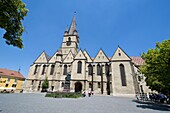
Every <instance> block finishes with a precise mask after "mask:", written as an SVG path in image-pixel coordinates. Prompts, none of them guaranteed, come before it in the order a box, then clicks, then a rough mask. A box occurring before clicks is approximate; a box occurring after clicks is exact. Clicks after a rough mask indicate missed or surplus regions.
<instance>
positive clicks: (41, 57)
mask: <svg viewBox="0 0 170 113" xmlns="http://www.w3.org/2000/svg"><path fill="white" fill-rule="evenodd" d="M49 59H50V56H49V55H47V53H46V52H45V51H43V52H42V53H41V54H40V55H39V57H38V58H37V59H36V60H35V61H34V63H47V62H48V60H49Z"/></svg>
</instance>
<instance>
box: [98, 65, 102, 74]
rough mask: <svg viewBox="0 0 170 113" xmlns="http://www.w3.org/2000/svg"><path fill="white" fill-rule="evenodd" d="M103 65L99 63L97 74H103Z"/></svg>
mask: <svg viewBox="0 0 170 113" xmlns="http://www.w3.org/2000/svg"><path fill="white" fill-rule="evenodd" d="M101 69H102V67H101V66H100V64H97V75H101V71H102V70H101Z"/></svg>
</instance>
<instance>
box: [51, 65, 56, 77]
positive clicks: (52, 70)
mask: <svg viewBox="0 0 170 113" xmlns="http://www.w3.org/2000/svg"><path fill="white" fill-rule="evenodd" d="M54 68H55V65H51V71H50V75H53V73H54Z"/></svg>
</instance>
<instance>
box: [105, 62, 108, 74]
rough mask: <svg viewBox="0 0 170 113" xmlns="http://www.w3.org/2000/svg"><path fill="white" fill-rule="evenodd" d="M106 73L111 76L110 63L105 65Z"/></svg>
mask: <svg viewBox="0 0 170 113" xmlns="http://www.w3.org/2000/svg"><path fill="white" fill-rule="evenodd" d="M105 73H106V76H109V65H108V64H106V65H105Z"/></svg>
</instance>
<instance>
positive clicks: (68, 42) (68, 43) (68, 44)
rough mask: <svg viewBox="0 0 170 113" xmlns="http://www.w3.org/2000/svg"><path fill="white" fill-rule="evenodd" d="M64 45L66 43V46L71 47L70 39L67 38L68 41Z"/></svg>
mask: <svg viewBox="0 0 170 113" xmlns="http://www.w3.org/2000/svg"><path fill="white" fill-rule="evenodd" d="M66 43H67V46H70V45H71V38H70V37H69V38H68V41H67V42H66Z"/></svg>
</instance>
